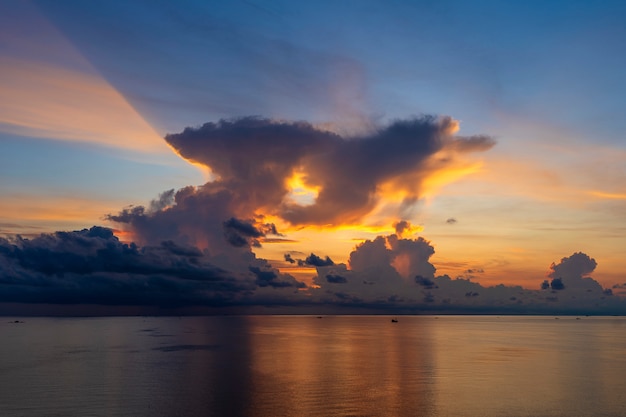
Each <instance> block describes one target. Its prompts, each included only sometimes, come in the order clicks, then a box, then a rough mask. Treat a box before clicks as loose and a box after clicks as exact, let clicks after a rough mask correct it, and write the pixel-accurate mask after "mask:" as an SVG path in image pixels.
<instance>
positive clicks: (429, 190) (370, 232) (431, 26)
mask: <svg viewBox="0 0 626 417" xmlns="http://www.w3.org/2000/svg"><path fill="white" fill-rule="evenodd" d="M625 21H626V4H624V2H623V1H603V2H595V3H594V2H588V1H541V2H539V1H507V2H502V1H475V2H474V1H395V0H394V1H384V2H383V1H365V0H364V1H341V2H335V1H328V2H327V1H321V2H293V1H260V0H241V1H232V2H213V1H184V2H177V3H176V4H174V3H169V2H155V1H147V0H146V1H132V2H128V1H107V2H85V1H62V2H59V1H53V0H41V1H14V2H2V3H1V4H0V74H1V77H0V195H1V196H2V198H1V199H0V236H4V239H2V240H0V303H4V305H6V306H7V307H6V308H4V309H2V308H0V313H2V312H10V311H13V310H12V309H14V310H15V311H20V312H25V311H26V312H28V310H27V308H30V307H25V306H34V305H44V304H45V305H75V304H89V305H92V304H93V305H105V306H136V305H137V306H148V307H155V306H156V307H176V308H183V307H188V306H192V307H193V308H195V307H196V306H200V307H207V306H208V307H212V306H214V305H219V306H224V307H225V308H235V307H237V306H253V307H255V308H258V307H259V306H261V307H262V306H267V305H276V306H288V307H290V306H297V305H306V306H308V307H307V308H308V309H309V310H307V311H316V310H315V308H316V306H326V307H328V306H338V308H339V307H341V308H344V307H348V308H349V307H351V306H352V307H364V308H368V309H377V308H382V309H385V308H397V309H400V310H401V309H408V310H407V311H409V310H410V311H422V310H424V309H425V310H429V311H430V310H434V311H463V312H464V311H486V312H489V311H500V310H502V311H513V312H546V311H552V310H554V311H565V312H567V311H574V310H575V308H580V309H582V310H580V311H583V310H584V309H589V311H591V312H596V311H599V312H601V313H609V312H610V313H615V312H622V313H623V312H626V299H625V298H623V297H624V296H626V291H624V289H626V273H625V271H626V253H625V249H626V138H625V137H624V134H625V133H624V132H626V118H625V117H624V108H626V81H625V80H624V74H626V26H625V25H624V22H625ZM92 226H98V228H93V229H92ZM84 229H87V230H84ZM109 229H111V230H113V233H114V235H111V234H110V232H109ZM81 231H82V232H81ZM57 232H67V233H57ZM41 234H44V235H41ZM18 235H20V236H21V237H18ZM553 264H554V265H553ZM551 265H552V266H551ZM590 278H593V279H590ZM544 280H546V281H547V285H548V287H547V288H544V289H543V290H542V289H541V286H542V283H543V282H544ZM555 280H556V281H555ZM142 288H144V289H142ZM623 288H624V289H623ZM568 291H569V292H568ZM576 291H578V292H576ZM168 294H169V295H168ZM168 297H170V298H168ZM16 306H17V307H16ZM18 307H19V308H18ZM33 308H35V307H33ZM331 310H332V309H330V310H329V311H331ZM129 311H130V310H129ZM255 311H256V310H255ZM320 311H321V310H320ZM324 311H325V310H324ZM576 311H577V312H578V311H579V310H576Z"/></svg>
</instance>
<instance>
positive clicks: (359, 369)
mask: <svg viewBox="0 0 626 417" xmlns="http://www.w3.org/2000/svg"><path fill="white" fill-rule="evenodd" d="M24 321H25V323H22V324H10V323H8V322H5V323H0V332H1V334H2V336H3V343H2V344H0V410H2V415H16V416H17V415H19V416H24V417H30V416H41V415H68V416H73V415H98V416H100V415H102V416H133V417H137V416H139V417H141V416H145V417H148V416H150V417H155V416H190V417H196V416H197V417H200V416H203V417H205V416H218V417H220V416H229V417H230V416H247V417H276V416H324V417H326V416H412V417H415V416H417V417H419V416H432V417H441V416H484V417H496V416H511V417H526V416H548V417H561V416H563V417H565V416H567V417H570V416H594V417H596V416H605V417H609V416H611V417H612V416H615V417H617V416H624V415H626V395H625V394H624V393H625V392H626V378H624V375H625V374H626V332H625V331H624V330H626V318H614V317H596V318H593V317H585V318H582V319H581V320H576V319H575V318H574V317H562V318H561V319H560V320H554V318H552V317H500V318H499V317H463V316H456V317H455V316H445V317H433V316H421V317H408V316H402V317H399V322H398V323H392V322H391V320H390V317H384V316H325V317H323V318H321V319H318V318H316V317H313V316H248V317H187V318H154V317H146V318H143V317H127V318H101V319H60V320H59V319H36V318H28V319H24Z"/></svg>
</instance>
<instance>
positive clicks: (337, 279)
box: [326, 274, 348, 284]
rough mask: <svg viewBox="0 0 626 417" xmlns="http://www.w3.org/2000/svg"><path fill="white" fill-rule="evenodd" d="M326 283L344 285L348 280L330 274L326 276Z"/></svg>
mask: <svg viewBox="0 0 626 417" xmlns="http://www.w3.org/2000/svg"><path fill="white" fill-rule="evenodd" d="M326 281H327V282H330V283H332V284H345V283H346V282H348V280H347V279H346V278H345V277H342V276H341V275H332V274H328V275H326Z"/></svg>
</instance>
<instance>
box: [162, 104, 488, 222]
mask: <svg viewBox="0 0 626 417" xmlns="http://www.w3.org/2000/svg"><path fill="white" fill-rule="evenodd" d="M456 129H457V123H456V122H455V121H454V120H453V119H451V118H450V117H434V116H422V117H419V118H413V119H407V120H396V121H394V122H392V123H391V124H389V125H388V126H385V127H380V128H378V129H376V130H374V131H373V132H372V133H371V134H369V135H363V136H360V137H351V138H344V137H341V136H339V135H337V134H334V133H331V132H328V131H324V130H321V129H318V128H315V127H314V126H312V125H310V124H308V123H306V122H283V121H273V120H269V119H262V118H257V117H246V118H241V119H235V120H220V121H219V122H216V123H206V124H204V125H203V126H201V127H199V128H186V129H185V130H184V131H183V132H181V133H178V134H171V135H167V136H166V140H167V141H168V143H169V144H170V145H172V146H173V147H174V148H175V149H176V150H177V151H178V152H179V153H180V154H181V155H182V156H183V157H185V158H187V159H189V160H192V161H194V162H198V163H201V164H204V165H206V166H208V167H210V169H211V170H212V172H213V173H214V174H215V176H216V180H215V181H213V182H212V183H211V184H212V188H215V187H218V186H220V187H224V188H225V189H228V190H231V191H232V192H234V193H235V194H236V198H235V200H236V201H233V203H235V204H234V206H236V208H237V209H238V211H237V212H236V213H235V214H237V215H238V216H241V215H242V214H243V213H242V212H245V214H246V215H247V216H246V217H248V216H249V215H250V214H252V213H253V212H254V211H263V212H266V213H270V214H274V215H278V216H280V217H281V218H283V219H284V220H286V221H288V222H290V223H292V224H296V225H307V224H343V223H355V222H358V221H359V220H360V219H361V218H362V217H363V216H364V215H366V214H368V213H369V212H370V211H371V210H372V209H373V208H374V206H375V205H376V203H377V202H378V201H379V200H380V198H381V195H380V194H379V192H380V191H379V189H380V185H381V184H387V185H388V186H393V187H394V188H396V189H401V190H403V191H404V192H405V193H407V199H408V200H407V201H415V200H416V199H417V198H418V197H419V195H420V187H421V182H422V180H423V179H424V178H426V177H427V176H428V175H430V174H432V173H433V172H435V171H437V170H440V169H444V168H446V167H448V166H451V165H452V164H454V155H455V154H462V153H466V152H472V151H484V150H487V149H489V148H490V147H492V146H493V145H494V141H493V139H491V138H489V137H487V136H472V137H469V138H464V137H457V136H454V133H455V132H456ZM443 150H445V151H447V152H448V153H450V154H451V155H452V156H451V157H449V158H443V159H442V158H439V159H437V160H433V159H432V158H433V157H434V155H435V154H436V153H437V152H440V151H443ZM297 172H303V173H304V174H305V175H304V177H303V178H304V181H305V183H306V185H308V186H311V187H317V188H318V189H319V190H320V191H319V194H318V195H317V198H316V199H315V201H314V202H313V204H310V205H300V204H298V203H296V202H293V201H292V200H290V199H289V198H287V197H288V194H289V192H290V190H289V189H288V187H287V185H286V183H287V181H286V180H287V179H289V178H291V177H292V176H293V175H294V174H295V173H297Z"/></svg>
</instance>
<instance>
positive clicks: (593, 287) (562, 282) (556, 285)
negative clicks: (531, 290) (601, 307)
mask: <svg viewBox="0 0 626 417" xmlns="http://www.w3.org/2000/svg"><path fill="white" fill-rule="evenodd" d="M597 265H598V263H597V262H596V260H595V259H593V258H590V257H589V256H588V255H587V254H585V253H583V252H576V253H574V254H572V255H571V256H569V257H567V258H562V259H561V261H560V262H559V263H558V264H555V263H552V265H550V270H551V272H550V273H549V274H548V277H550V278H552V281H551V283H550V287H551V288H552V289H556V290H562V289H568V290H570V289H571V290H579V291H589V292H593V291H595V292H599V293H601V292H603V289H602V286H601V285H600V284H599V283H598V282H597V281H595V280H593V279H592V278H590V277H588V275H589V274H591V273H592V272H593V271H594V270H595V269H596V266H597Z"/></svg>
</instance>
